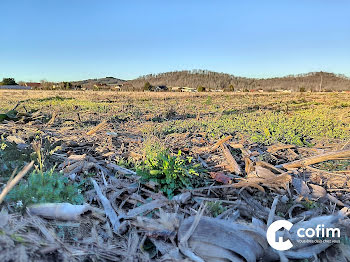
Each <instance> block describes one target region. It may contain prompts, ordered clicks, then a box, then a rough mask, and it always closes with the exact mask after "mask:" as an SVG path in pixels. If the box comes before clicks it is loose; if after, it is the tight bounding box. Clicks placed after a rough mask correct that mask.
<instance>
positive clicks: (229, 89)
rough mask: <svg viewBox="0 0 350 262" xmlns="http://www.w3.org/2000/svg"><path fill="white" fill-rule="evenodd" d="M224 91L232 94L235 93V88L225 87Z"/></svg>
mask: <svg viewBox="0 0 350 262" xmlns="http://www.w3.org/2000/svg"><path fill="white" fill-rule="evenodd" d="M224 91H225V92H234V91H235V88H234V86H233V85H229V86H228V87H225V88H224Z"/></svg>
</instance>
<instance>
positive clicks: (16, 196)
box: [6, 169, 84, 209]
mask: <svg viewBox="0 0 350 262" xmlns="http://www.w3.org/2000/svg"><path fill="white" fill-rule="evenodd" d="M79 187H80V185H79V184H77V183H70V182H69V181H68V178H67V177H64V176H62V175H61V174H59V173H56V172H54V171H53V169H52V170H50V171H47V172H40V171H33V172H32V173H31V174H30V175H29V177H28V179H27V181H22V182H21V183H20V184H18V185H17V186H15V187H14V188H13V189H12V190H11V191H10V193H9V194H8V195H7V196H6V199H7V201H9V202H15V203H16V208H19V209H22V208H25V207H26V206H28V205H30V204H36V203H61V202H68V203H71V204H82V203H83V202H84V197H83V195H82V194H81V190H80V189H79Z"/></svg>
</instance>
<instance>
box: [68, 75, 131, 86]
mask: <svg viewBox="0 0 350 262" xmlns="http://www.w3.org/2000/svg"><path fill="white" fill-rule="evenodd" d="M125 82H126V80H123V79H119V78H115V77H111V76H108V77H104V78H95V79H86V80H80V81H73V82H71V83H72V84H75V85H85V84H92V85H95V84H99V85H121V84H123V83H125Z"/></svg>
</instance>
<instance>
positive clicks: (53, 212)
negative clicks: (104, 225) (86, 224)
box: [28, 203, 91, 220]
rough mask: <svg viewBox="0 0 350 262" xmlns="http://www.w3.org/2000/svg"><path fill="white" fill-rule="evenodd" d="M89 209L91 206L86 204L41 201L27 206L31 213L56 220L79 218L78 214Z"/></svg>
mask: <svg viewBox="0 0 350 262" xmlns="http://www.w3.org/2000/svg"><path fill="white" fill-rule="evenodd" d="M89 210H91V208H90V206H89V205H88V204H85V205H72V204H70V203H43V204H36V205H31V206H29V207H28V211H29V212H30V213H31V214H32V215H36V216H40V217H44V218H49V219H58V220H79V218H80V215H81V214H83V213H85V212H86V211H89Z"/></svg>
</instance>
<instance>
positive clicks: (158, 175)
mask: <svg viewBox="0 0 350 262" xmlns="http://www.w3.org/2000/svg"><path fill="white" fill-rule="evenodd" d="M192 160H193V159H192V158H191V157H186V158H184V157H183V156H182V155H181V151H179V152H178V153H177V154H176V155H172V154H170V153H169V152H168V151H160V152H157V153H155V154H150V155H148V156H147V158H146V161H145V162H144V163H143V165H141V166H140V167H139V168H138V170H137V174H138V175H140V176H141V177H142V178H143V180H144V181H150V180H151V181H154V182H156V183H157V185H158V187H159V189H160V191H162V192H164V193H165V194H166V195H167V196H168V197H169V198H171V197H173V196H174V194H175V193H179V190H180V189H183V188H192V187H193V185H194V184H195V179H197V180H199V179H200V177H199V176H200V171H199V170H200V169H199V165H198V164H194V163H193V162H192ZM194 177H196V178H194Z"/></svg>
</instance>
